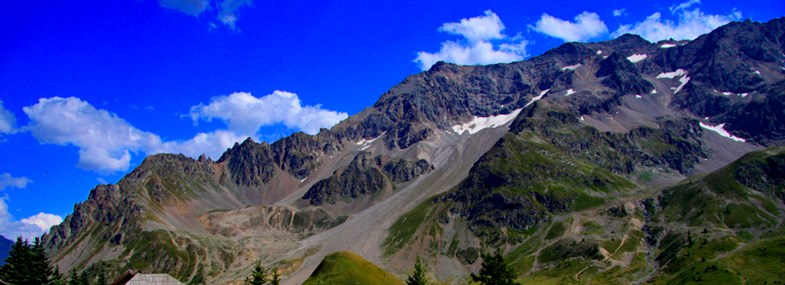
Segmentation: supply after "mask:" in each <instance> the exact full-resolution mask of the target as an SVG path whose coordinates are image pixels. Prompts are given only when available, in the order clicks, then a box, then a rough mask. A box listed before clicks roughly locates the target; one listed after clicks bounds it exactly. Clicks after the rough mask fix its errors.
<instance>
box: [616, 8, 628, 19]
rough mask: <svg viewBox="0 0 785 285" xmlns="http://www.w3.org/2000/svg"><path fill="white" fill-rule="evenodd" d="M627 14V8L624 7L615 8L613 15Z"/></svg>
mask: <svg viewBox="0 0 785 285" xmlns="http://www.w3.org/2000/svg"><path fill="white" fill-rule="evenodd" d="M626 14H627V9H624V8H621V9H614V10H613V16H614V17H621V16H624V15H626Z"/></svg>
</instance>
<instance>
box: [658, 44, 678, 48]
mask: <svg viewBox="0 0 785 285" xmlns="http://www.w3.org/2000/svg"><path fill="white" fill-rule="evenodd" d="M675 46H676V45H674V44H662V45H661V46H660V48H672V47H675Z"/></svg>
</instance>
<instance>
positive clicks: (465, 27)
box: [439, 10, 504, 42]
mask: <svg viewBox="0 0 785 285" xmlns="http://www.w3.org/2000/svg"><path fill="white" fill-rule="evenodd" d="M502 30H504V24H502V20H501V19H499V16H497V15H496V13H493V11H491V10H486V11H485V16H479V17H473V18H468V19H465V18H464V19H461V21H460V22H457V23H445V24H443V25H442V26H441V27H439V31H442V32H446V33H450V34H453V35H460V36H462V37H464V38H466V39H467V40H469V41H471V42H478V41H485V40H495V39H502V38H504V35H503V34H502Z"/></svg>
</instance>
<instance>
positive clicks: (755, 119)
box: [43, 18, 785, 284]
mask: <svg viewBox="0 0 785 285" xmlns="http://www.w3.org/2000/svg"><path fill="white" fill-rule="evenodd" d="M784 52H785V18H781V19H776V20H772V21H770V22H767V23H757V22H751V21H746V22H734V23H730V24H728V25H725V26H723V27H720V28H718V29H717V30H715V31H713V32H711V33H709V34H707V35H703V36H701V37H699V38H697V39H695V40H693V41H689V42H676V41H663V42H659V43H650V42H647V41H646V40H644V39H642V38H640V37H638V36H635V35H623V36H621V37H619V38H617V39H614V40H611V41H607V42H599V43H566V44H564V45H562V46H559V47H557V48H555V49H553V50H550V51H548V52H546V53H544V54H543V55H540V56H537V57H534V58H531V59H529V60H525V61H521V62H514V63H509V64H494V65H488V66H458V65H454V64H449V63H444V62H439V63H437V64H435V65H433V67H431V69H430V70H428V71H425V72H422V73H418V74H415V75H412V76H409V77H407V78H406V79H404V80H403V81H402V82H401V83H399V84H398V85H396V86H394V87H393V88H391V89H390V90H389V91H388V92H386V93H385V94H383V95H382V96H381V98H379V100H378V101H377V102H376V103H375V104H374V105H373V106H372V107H369V108H367V109H365V110H363V111H362V112H360V113H358V114H356V115H354V116H351V117H350V118H348V119H346V120H344V121H343V122H341V123H339V124H338V125H336V126H334V127H332V128H331V129H329V130H327V129H323V130H322V131H321V132H319V133H318V134H317V135H313V136H310V135H306V134H304V133H295V134H293V135H291V136H288V137H285V138H283V139H280V140H278V141H276V142H274V143H272V144H268V143H257V142H254V141H253V140H251V139H248V140H246V141H244V142H242V143H238V144H235V145H234V146H233V147H232V148H230V149H228V150H227V151H226V152H225V153H224V154H223V155H222V156H221V158H220V159H218V160H217V161H212V160H209V159H205V158H204V157H202V158H200V159H198V160H193V159H191V158H188V157H185V156H183V155H172V154H160V155H154V156H150V157H148V158H146V159H145V160H144V162H142V164H141V165H139V166H138V167H137V168H136V169H134V170H133V171H132V172H130V173H129V174H127V175H126V176H125V177H124V178H123V179H122V180H120V181H119V182H118V183H117V184H115V185H99V186H97V187H96V188H94V189H93V190H92V191H91V192H90V195H89V197H88V198H87V200H86V201H84V202H82V203H79V204H77V205H76V206H75V207H74V212H73V213H72V214H70V215H68V217H66V218H65V220H64V221H63V223H62V224H60V225H58V226H55V227H53V228H52V230H51V231H50V232H49V233H48V234H46V235H45V236H44V239H43V240H44V244H45V246H46V248H47V249H48V250H49V252H50V253H51V255H52V257H53V260H55V261H56V262H57V263H58V265H59V266H60V268H61V269H63V270H66V271H67V270H71V269H76V270H86V272H94V271H95V270H97V269H98V268H105V269H107V271H112V272H122V271H125V270H127V269H133V270H136V271H140V272H165V273H169V274H170V275H172V276H175V277H176V278H178V279H180V280H182V281H185V282H194V283H199V282H206V283H207V284H223V283H232V282H238V281H241V280H242V279H243V278H244V276H247V275H249V274H250V272H251V270H252V269H253V267H254V265H255V264H256V262H257V261H261V262H262V264H264V265H265V266H267V267H277V268H278V269H279V270H280V271H281V272H282V273H283V275H284V276H285V277H284V283H285V284H300V283H302V282H304V281H305V280H306V279H307V278H308V277H309V275H311V273H312V272H314V270H315V269H316V268H317V266H319V264H320V263H321V262H322V259H323V258H324V257H326V256H332V255H330V254H332V253H335V252H341V251H345V250H350V251H352V252H356V253H357V254H359V256H361V257H362V258H364V259H367V260H368V261H370V262H373V263H375V264H377V265H379V266H380V267H381V268H383V269H385V270H388V271H390V272H392V273H393V274H397V275H399V276H400V275H404V274H406V273H407V272H408V270H410V267H411V266H412V265H413V264H414V259H415V256H416V255H419V256H421V257H422V258H423V260H424V261H425V262H426V263H427V264H430V267H431V268H432V272H433V274H434V277H435V278H437V279H439V280H446V281H449V282H452V283H457V282H460V281H461V280H463V278H466V277H467V276H468V275H469V273H470V272H475V271H476V270H477V269H478V268H479V265H480V263H481V262H480V260H479V259H480V256H481V253H483V252H489V251H493V250H496V249H498V250H501V251H502V252H503V253H505V254H506V255H507V256H508V257H507V259H508V260H512V261H513V262H514V263H513V267H514V269H515V270H516V272H517V273H518V274H520V276H521V277H520V278H521V279H523V280H527V281H535V282H538V281H547V280H552V281H564V282H568V283H569V282H575V283H641V282H655V283H684V282H688V281H690V280H692V281H696V280H705V281H708V280H724V281H727V280H747V281H746V282H762V281H774V280H781V279H782V276H783V275H782V274H785V272H782V271H783V270H782V268H785V264H783V262H782V260H781V259H778V258H779V257H778V256H779V255H777V254H780V255H781V252H782V250H783V248H785V247H783V242H782V241H783V237H785V235H783V233H785V232H783V224H782V221H783V217H785V212H784V211H785V204H783V203H784V202H785V200H783V194H782V185H783V184H782V173H785V170H783V168H782V167H783V166H782V163H781V162H782V148H781V147H778V146H781V145H783V144H785V54H784ZM739 159H740V160H739ZM734 161H735V162H734ZM766 248H769V249H770V250H769V251H768V252H767V251H766V250H765V249H766ZM358 258H359V257H358ZM363 262H364V261H363ZM747 263H750V264H755V265H756V266H757V265H761V266H765V268H770V269H771V270H764V269H760V270H759V271H756V269H752V268H748V267H746V266H744V264H747ZM761 268H764V267H761ZM318 272H319V274H320V275H324V274H328V272H327V273H326V272H324V270H320V271H318ZM385 278H386V277H385ZM700 278H702V279H700Z"/></svg>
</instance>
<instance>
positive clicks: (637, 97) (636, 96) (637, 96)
mask: <svg viewBox="0 0 785 285" xmlns="http://www.w3.org/2000/svg"><path fill="white" fill-rule="evenodd" d="M640 98H643V97H641V95H635V99H640Z"/></svg>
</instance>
